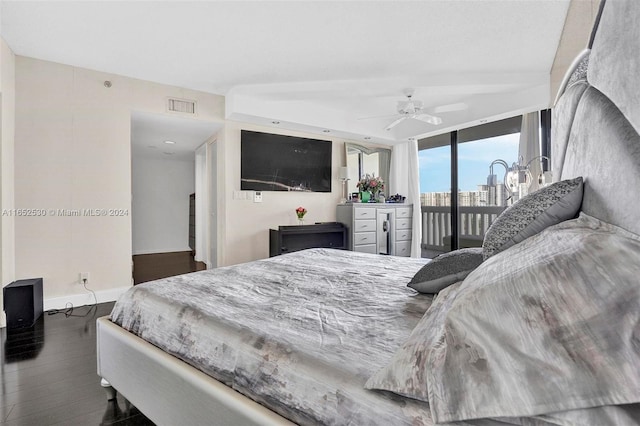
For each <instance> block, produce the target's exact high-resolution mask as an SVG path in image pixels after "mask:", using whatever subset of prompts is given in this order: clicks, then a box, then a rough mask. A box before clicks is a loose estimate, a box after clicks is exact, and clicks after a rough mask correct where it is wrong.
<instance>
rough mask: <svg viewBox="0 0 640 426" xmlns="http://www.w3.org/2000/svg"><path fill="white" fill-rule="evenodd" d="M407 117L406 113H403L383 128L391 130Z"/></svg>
mask: <svg viewBox="0 0 640 426" xmlns="http://www.w3.org/2000/svg"><path fill="white" fill-rule="evenodd" d="M407 118H409V117H408V116H406V115H403V116H402V117H400V118H398V119H397V120H396V121H394V122H393V123H391V124H389V125H388V126H387V127H385V128H384V129H385V130H391V129H393V128H394V127H396V126H397V125H398V124H400V123H402V122H403V121H404V120H406V119H407Z"/></svg>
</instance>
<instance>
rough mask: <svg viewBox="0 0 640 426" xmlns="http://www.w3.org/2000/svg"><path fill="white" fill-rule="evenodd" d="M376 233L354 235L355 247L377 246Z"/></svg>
mask: <svg viewBox="0 0 640 426" xmlns="http://www.w3.org/2000/svg"><path fill="white" fill-rule="evenodd" d="M375 243H376V233H375V232H358V233H356V234H353V245H354V246H359V245H362V244H375Z"/></svg>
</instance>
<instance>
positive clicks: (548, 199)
mask: <svg viewBox="0 0 640 426" xmlns="http://www.w3.org/2000/svg"><path fill="white" fill-rule="evenodd" d="M582 192H583V183H582V177H577V178H575V179H571V180H563V181H562V182H556V183H554V184H551V185H549V186H547V187H546V188H542V189H540V190H538V191H536V192H532V193H531V194H529V195H527V196H525V197H524V198H522V199H521V200H519V201H518V202H516V203H515V204H514V205H513V206H511V207H509V208H508V209H506V210H505V211H504V212H502V214H501V215H500V216H498V218H497V219H496V220H495V221H494V222H493V223H492V224H491V226H490V227H489V229H488V230H487V232H486V234H485V235H484V242H483V243H482V255H483V256H484V259H485V260H486V259H488V258H490V257H491V256H493V255H494V254H497V253H500V252H501V251H504V250H506V249H508V248H509V247H511V246H513V245H516V244H518V243H520V242H522V241H524V240H526V239H527V238H529V237H531V236H533V235H536V234H538V233H540V232H542V231H544V230H545V229H546V228H548V227H549V226H551V225H556V224H558V223H560V222H564V221H565V220H568V219H573V218H574V217H576V215H577V214H578V211H579V210H580V205H581V204H582Z"/></svg>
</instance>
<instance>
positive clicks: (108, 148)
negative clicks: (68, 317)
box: [15, 56, 224, 308]
mask: <svg viewBox="0 0 640 426" xmlns="http://www.w3.org/2000/svg"><path fill="white" fill-rule="evenodd" d="M105 80H110V81H111V82H112V87H111V88H106V87H105V86H104V81H105ZM167 97H177V98H182V99H194V100H196V101H197V102H198V117H197V118H198V119H202V120H206V121H217V122H223V120H224V118H223V117H224V98H223V97H222V96H216V95H211V94H206V93H202V92H196V91H192V90H186V89H181V88H177V87H171V86H165V85H161V84H156V83H151V82H146V81H141V80H135V79H131V78H126V77H121V76H117V75H113V74H106V73H101V72H96V71H91V70H87V69H82V68H77V67H71V66H67V65H61V64H56V63H52V62H48V61H41V60H36V59H31V58H25V57H21V56H18V57H16V134H15V203H16V207H19V208H34V209H46V210H47V211H48V210H50V209H125V210H128V211H129V215H128V216H120V217H113V216H106V217H86V216H85V217H60V216H58V215H56V216H51V215H49V214H48V215H47V216H45V217H22V218H17V219H16V221H15V234H16V250H15V258H16V261H15V265H16V276H17V277H18V278H29V277H43V278H44V297H45V308H47V307H49V308H51V307H56V306H58V305H62V306H64V303H65V301H73V300H76V301H79V300H84V301H85V303H86V302H90V301H91V299H90V298H89V296H87V295H86V293H85V292H84V290H83V288H82V286H80V285H79V284H78V274H79V273H80V272H90V274H91V276H90V285H89V287H90V288H92V289H94V290H97V292H98V296H99V299H101V300H109V299H113V297H115V296H117V294H119V293H120V292H121V291H122V290H123V289H124V288H127V287H129V286H130V285H131V255H132V245H131V241H132V232H131V207H132V206H131V142H130V139H131V111H132V110H136V111H143V112H151V113H160V114H163V113H166V111H165V108H166V106H165V104H166V98H167Z"/></svg>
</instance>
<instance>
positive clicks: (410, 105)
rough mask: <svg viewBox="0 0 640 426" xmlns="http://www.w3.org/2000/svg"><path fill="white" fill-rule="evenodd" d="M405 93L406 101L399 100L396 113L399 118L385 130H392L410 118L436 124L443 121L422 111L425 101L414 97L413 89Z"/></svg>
mask: <svg viewBox="0 0 640 426" xmlns="http://www.w3.org/2000/svg"><path fill="white" fill-rule="evenodd" d="M405 95H406V96H407V100H406V101H398V108H397V109H398V114H397V115H396V116H397V117H398V118H397V119H396V120H394V121H393V122H392V123H391V124H389V125H388V126H387V127H385V128H384V129H385V130H391V129H393V128H394V127H396V126H397V125H398V124H400V123H402V122H403V121H404V120H408V119H410V118H411V119H414V120H419V121H424V122H425V123H429V124H433V125H435V126H437V125H438V124H440V123H442V119H441V118H440V117H436V116H435V115H430V114H427V113H425V112H422V108H423V103H422V101H417V100H414V99H413V90H407V91H406V92H405Z"/></svg>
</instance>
